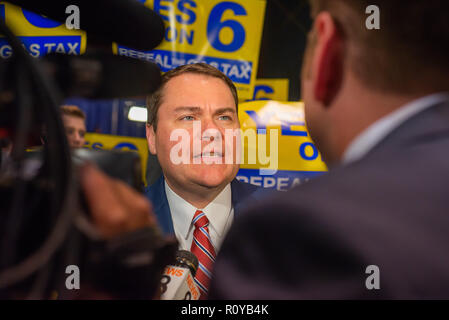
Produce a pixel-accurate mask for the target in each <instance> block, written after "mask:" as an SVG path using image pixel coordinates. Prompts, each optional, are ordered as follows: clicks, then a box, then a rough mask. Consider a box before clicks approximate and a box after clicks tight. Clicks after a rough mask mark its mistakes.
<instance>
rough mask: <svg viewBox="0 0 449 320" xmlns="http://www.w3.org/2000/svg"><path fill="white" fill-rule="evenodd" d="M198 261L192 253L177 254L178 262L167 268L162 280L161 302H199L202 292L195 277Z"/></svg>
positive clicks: (181, 251) (182, 252) (183, 251)
mask: <svg viewBox="0 0 449 320" xmlns="http://www.w3.org/2000/svg"><path fill="white" fill-rule="evenodd" d="M197 269H198V259H197V257H196V256H195V255H194V254H193V253H191V252H190V251H186V250H180V251H178V252H177V253H176V262H175V263H174V264H172V265H169V266H167V267H166V268H165V270H164V273H163V276H162V279H161V300H198V299H199V298H200V291H199V289H198V287H197V286H196V284H195V281H194V279H193V278H194V277H195V274H196V270H197Z"/></svg>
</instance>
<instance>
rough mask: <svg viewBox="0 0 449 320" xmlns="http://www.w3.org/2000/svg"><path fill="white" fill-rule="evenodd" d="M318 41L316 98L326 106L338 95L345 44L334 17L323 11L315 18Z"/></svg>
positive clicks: (315, 67)
mask: <svg viewBox="0 0 449 320" xmlns="http://www.w3.org/2000/svg"><path fill="white" fill-rule="evenodd" d="M314 28H315V32H316V37H317V40H316V41H317V43H316V47H315V53H314V58H313V68H314V70H313V72H314V75H315V77H314V79H315V81H314V84H313V86H314V94H315V99H316V100H318V101H320V102H322V103H323V104H324V105H325V106H327V105H329V104H330V103H331V102H332V100H333V99H334V98H335V96H336V95H337V93H338V91H339V89H340V86H341V84H342V81H343V80H342V79H343V58H344V52H343V50H344V44H343V39H342V35H341V34H340V33H339V30H338V28H337V24H336V23H335V20H334V18H332V16H331V15H330V14H329V13H328V12H321V13H320V14H318V15H317V16H316V19H315V26H314Z"/></svg>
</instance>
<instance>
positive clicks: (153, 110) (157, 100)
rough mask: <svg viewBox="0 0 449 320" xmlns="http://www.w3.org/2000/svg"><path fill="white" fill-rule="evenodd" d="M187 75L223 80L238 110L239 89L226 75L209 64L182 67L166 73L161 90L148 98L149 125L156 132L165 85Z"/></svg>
mask: <svg viewBox="0 0 449 320" xmlns="http://www.w3.org/2000/svg"><path fill="white" fill-rule="evenodd" d="M185 73H195V74H202V75H207V76H210V77H214V78H218V79H221V80H223V81H224V83H225V84H226V85H227V86H228V88H229V90H230V91H231V93H232V96H233V97H234V102H235V108H236V110H237V109H238V103H239V99H238V95H237V89H236V88H235V86H234V84H233V83H232V81H231V80H230V79H229V78H228V77H227V76H226V75H225V74H224V73H222V72H221V71H220V70H218V69H217V68H215V67H213V66H211V65H209V64H206V63H201V62H200V63H194V64H186V65H182V66H179V67H177V68H175V69H172V70H170V71H168V72H167V73H165V74H164V75H163V76H162V81H161V85H160V86H159V88H158V89H157V90H156V92H154V93H153V94H152V95H150V96H148V98H147V111H148V117H147V124H148V125H149V126H153V129H154V131H155V132H156V127H157V112H158V110H159V107H160V106H161V104H162V100H163V98H164V97H163V93H164V92H163V91H164V87H165V85H166V84H167V82H168V81H170V79H173V78H174V77H177V76H180V75H182V74H185Z"/></svg>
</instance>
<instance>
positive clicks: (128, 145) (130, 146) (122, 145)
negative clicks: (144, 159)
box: [114, 142, 138, 151]
mask: <svg viewBox="0 0 449 320" xmlns="http://www.w3.org/2000/svg"><path fill="white" fill-rule="evenodd" d="M123 148H128V149H131V150H136V151H137V150H138V149H137V147H136V146H135V145H133V144H132V143H129V142H121V143H119V144H117V145H116V146H115V147H114V149H123Z"/></svg>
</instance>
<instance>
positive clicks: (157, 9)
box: [153, 0, 173, 21]
mask: <svg viewBox="0 0 449 320" xmlns="http://www.w3.org/2000/svg"><path fill="white" fill-rule="evenodd" d="M161 2H173V0H155V1H154V6H153V11H154V12H156V13H157V14H158V15H160V16H161V18H162V19H163V20H165V21H170V19H169V17H168V16H166V15H163V14H162V13H161V11H170V9H171V7H170V6H163V5H161Z"/></svg>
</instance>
